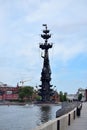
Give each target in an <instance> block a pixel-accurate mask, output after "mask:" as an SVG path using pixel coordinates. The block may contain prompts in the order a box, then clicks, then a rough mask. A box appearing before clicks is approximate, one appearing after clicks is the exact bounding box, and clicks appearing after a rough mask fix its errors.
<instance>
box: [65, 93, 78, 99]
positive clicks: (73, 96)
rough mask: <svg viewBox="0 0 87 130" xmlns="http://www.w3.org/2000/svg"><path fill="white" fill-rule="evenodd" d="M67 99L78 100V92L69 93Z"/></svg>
mask: <svg viewBox="0 0 87 130" xmlns="http://www.w3.org/2000/svg"><path fill="white" fill-rule="evenodd" d="M67 100H68V101H77V100H78V98H77V94H68V95H67Z"/></svg>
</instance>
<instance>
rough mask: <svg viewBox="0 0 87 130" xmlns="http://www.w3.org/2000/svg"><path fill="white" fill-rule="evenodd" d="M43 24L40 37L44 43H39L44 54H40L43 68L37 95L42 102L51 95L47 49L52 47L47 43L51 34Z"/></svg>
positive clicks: (47, 99)
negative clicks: (43, 27) (43, 28)
mask: <svg viewBox="0 0 87 130" xmlns="http://www.w3.org/2000/svg"><path fill="white" fill-rule="evenodd" d="M43 26H45V30H43V34H41V37H42V38H43V39H44V40H45V42H44V43H41V44H40V45H39V48H41V49H42V50H43V51H44V55H43V56H41V57H42V58H43V60H44V61H43V68H42V72H41V83H42V84H41V85H39V86H40V88H41V89H39V95H40V96H41V97H42V101H43V102H47V101H50V100H51V98H50V97H51V96H52V95H53V89H52V88H51V87H52V85H51V84H50V81H51V69H50V64H49V54H48V50H49V49H50V48H52V45H53V44H50V43H48V39H49V38H51V34H49V32H50V30H48V29H47V25H46V24H43Z"/></svg>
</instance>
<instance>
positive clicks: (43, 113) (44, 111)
mask: <svg viewBox="0 0 87 130" xmlns="http://www.w3.org/2000/svg"><path fill="white" fill-rule="evenodd" d="M50 119H51V106H41V107H40V121H41V123H45V122H47V121H48V120H50Z"/></svg>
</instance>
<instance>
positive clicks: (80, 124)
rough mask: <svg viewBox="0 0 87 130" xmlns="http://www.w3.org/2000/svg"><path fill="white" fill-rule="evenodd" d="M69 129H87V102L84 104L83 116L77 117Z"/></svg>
mask: <svg viewBox="0 0 87 130" xmlns="http://www.w3.org/2000/svg"><path fill="white" fill-rule="evenodd" d="M67 130H87V102H85V103H83V105H82V110H81V116H80V117H78V118H76V119H75V120H74V121H73V122H72V123H71V125H70V126H68V128H67Z"/></svg>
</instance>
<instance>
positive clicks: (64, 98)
mask: <svg viewBox="0 0 87 130" xmlns="http://www.w3.org/2000/svg"><path fill="white" fill-rule="evenodd" d="M63 100H64V101H67V93H64V95H63Z"/></svg>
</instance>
